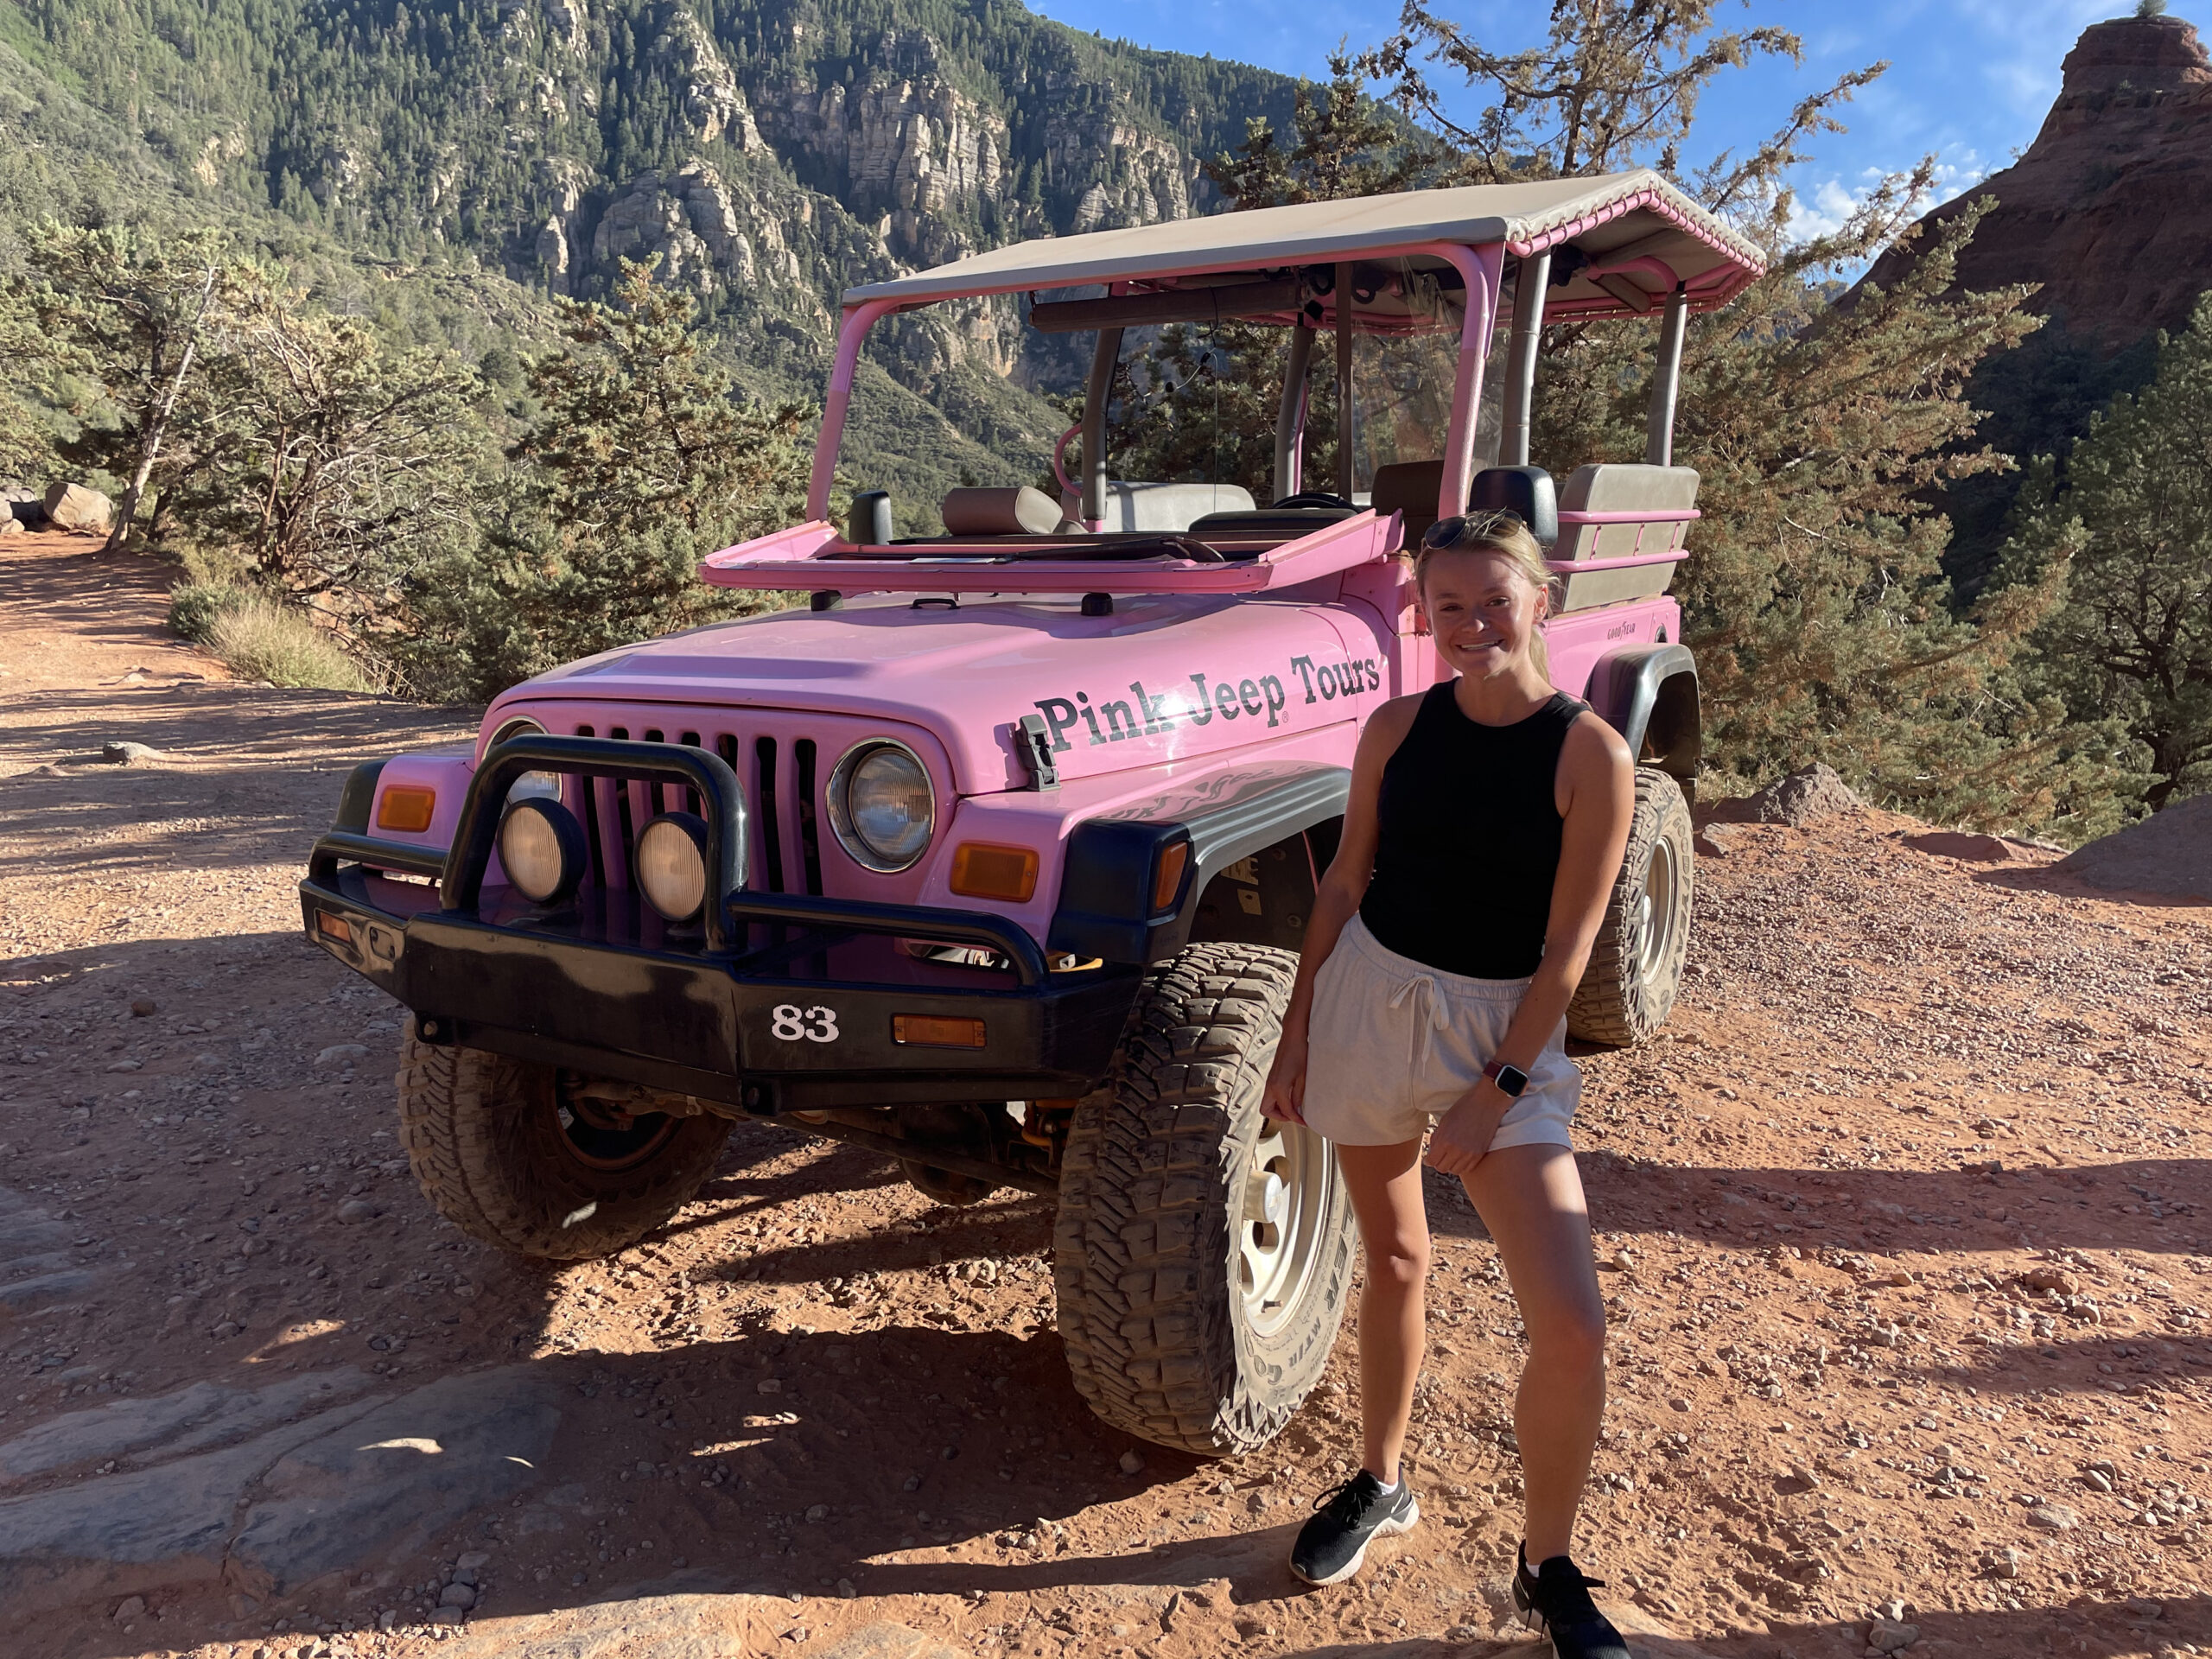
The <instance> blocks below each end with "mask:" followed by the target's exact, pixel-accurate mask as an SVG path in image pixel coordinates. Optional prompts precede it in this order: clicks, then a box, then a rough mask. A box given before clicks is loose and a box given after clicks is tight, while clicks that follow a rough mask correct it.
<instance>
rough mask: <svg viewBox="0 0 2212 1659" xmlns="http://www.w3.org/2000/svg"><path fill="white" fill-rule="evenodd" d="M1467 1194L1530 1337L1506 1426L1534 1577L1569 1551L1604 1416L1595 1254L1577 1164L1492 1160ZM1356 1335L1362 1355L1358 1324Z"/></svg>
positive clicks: (1541, 1152) (1518, 1157)
mask: <svg viewBox="0 0 2212 1659" xmlns="http://www.w3.org/2000/svg"><path fill="white" fill-rule="evenodd" d="M1466 1187H1467V1196H1468V1197H1469V1198H1471V1199H1473V1200H1474V1205H1475V1210H1476V1212H1477V1213H1478V1215H1480V1216H1481V1217H1482V1218H1483V1225H1484V1227H1486V1228H1488V1229H1489V1230H1490V1236H1491V1239H1492V1240H1493V1241H1495V1243H1497V1254H1498V1259H1499V1261H1500V1262H1503V1265H1504V1268H1505V1275H1506V1278H1507V1280H1508V1281H1510V1283H1511V1285H1512V1287H1513V1297H1514V1300H1515V1301H1516V1302H1517V1303H1518V1304H1519V1305H1520V1309H1521V1323H1522V1325H1523V1326H1524V1327H1525V1328H1526V1329H1527V1331H1528V1333H1529V1363H1528V1364H1527V1366H1526V1367H1525V1368H1524V1369H1523V1370H1522V1373H1521V1388H1520V1392H1519V1393H1518V1395H1516V1397H1515V1399H1514V1403H1513V1428H1514V1433H1516V1435H1517V1436H1518V1437H1519V1439H1520V1442H1521V1472H1522V1483H1523V1484H1524V1485H1525V1487H1526V1489H1527V1498H1526V1508H1527V1516H1526V1522H1525V1525H1524V1529H1523V1530H1522V1540H1523V1541H1524V1542H1525V1543H1526V1544H1527V1546H1528V1551H1529V1567H1531V1568H1534V1567H1535V1566H1536V1565H1537V1564H1538V1563H1540V1562H1542V1561H1546V1560H1549V1559H1550V1558H1551V1557H1553V1556H1554V1555H1565V1554H1569V1553H1570V1548H1569V1547H1570V1546H1571V1545H1572V1543H1573V1537H1574V1514H1575V1510H1577V1509H1578V1508H1579V1507H1580V1504H1581V1502H1582V1487H1583V1483H1584V1482H1585V1481H1586V1480H1587V1479H1588V1478H1589V1476H1590V1454H1591V1452H1592V1451H1593V1450H1594V1449H1595V1448H1596V1446H1597V1444H1598V1424H1599V1420H1600V1419H1601V1418H1602V1417H1603V1416H1604V1415H1605V1298H1604V1297H1603V1296H1602V1295H1601V1294H1599V1289H1598V1274H1597V1266H1596V1263H1595V1262H1594V1261H1593V1260H1592V1255H1591V1245H1590V1209H1589V1205H1588V1203H1587V1202H1586V1200H1585V1199H1584V1198H1583V1196H1582V1177H1581V1174H1580V1172H1579V1171H1578V1170H1577V1169H1576V1168H1575V1165H1574V1154H1573V1153H1572V1152H1570V1151H1568V1150H1567V1147H1506V1148H1504V1149H1503V1150H1502V1151H1499V1152H1493V1153H1491V1154H1489V1155H1488V1156H1487V1157H1485V1158H1484V1160H1482V1162H1481V1163H1479V1164H1478V1165H1477V1166H1475V1172H1474V1173H1473V1174H1472V1175H1471V1176H1470V1177H1469V1178H1468V1179H1467V1182H1466ZM1416 1196H1418V1188H1416ZM1369 1282H1370V1284H1371V1283H1372V1282H1373V1274H1372V1269H1371V1268H1370V1280H1369ZM1361 1334H1362V1342H1361V1352H1362V1354H1364V1353H1365V1351H1366V1344H1365V1340H1364V1338H1365V1324H1364V1316H1363V1319H1362V1332H1361ZM1408 1388H1410V1383H1408ZM1401 1433H1402V1424H1401Z"/></svg>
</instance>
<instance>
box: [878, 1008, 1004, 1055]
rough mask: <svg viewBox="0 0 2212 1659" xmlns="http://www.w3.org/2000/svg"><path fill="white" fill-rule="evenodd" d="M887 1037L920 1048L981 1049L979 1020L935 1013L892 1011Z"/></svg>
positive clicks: (895, 1041)
mask: <svg viewBox="0 0 2212 1659" xmlns="http://www.w3.org/2000/svg"><path fill="white" fill-rule="evenodd" d="M891 1040H892V1041H893V1042H894V1043H906V1044H911V1045H914V1046H919V1047H922V1048H981V1047H982V1046H983V1022H982V1020H960V1019H954V1018H951V1017H950V1016H947V1015H944V1014H893V1015H892V1016H891Z"/></svg>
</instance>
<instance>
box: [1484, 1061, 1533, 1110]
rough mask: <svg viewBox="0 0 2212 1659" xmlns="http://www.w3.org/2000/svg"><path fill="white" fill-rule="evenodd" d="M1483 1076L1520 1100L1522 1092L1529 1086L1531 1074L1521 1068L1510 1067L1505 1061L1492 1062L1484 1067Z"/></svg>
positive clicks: (1510, 1095)
mask: <svg viewBox="0 0 2212 1659" xmlns="http://www.w3.org/2000/svg"><path fill="white" fill-rule="evenodd" d="M1483 1076H1484V1077H1488V1078H1489V1079H1490V1080H1491V1082H1492V1083H1494V1084H1497V1086H1498V1088H1499V1089H1500V1090H1503V1092H1504V1093H1505V1094H1506V1095H1507V1096H1509V1097H1510V1098H1511V1099H1514V1100H1518V1099H1520V1098H1521V1091H1522V1090H1523V1089H1526V1088H1527V1087H1528V1086H1529V1074H1528V1073H1527V1072H1526V1071H1522V1069H1521V1068H1520V1067H1519V1066H1517V1065H1506V1064H1505V1063H1504V1062H1503V1060H1492V1061H1491V1063H1490V1064H1489V1065H1486V1066H1484V1067H1483Z"/></svg>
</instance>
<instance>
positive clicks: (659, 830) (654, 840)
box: [637, 812, 707, 922]
mask: <svg viewBox="0 0 2212 1659" xmlns="http://www.w3.org/2000/svg"><path fill="white" fill-rule="evenodd" d="M637 874H638V886H639V887H640V888H641V889H642V890H643V891H644V893H645V902H646V903H647V904H649V905H651V906H652V907H653V908H654V909H655V910H657V911H658V912H660V913H661V916H662V918H663V919H664V920H667V921H671V922H688V921H690V919H691V918H693V917H695V916H696V915H697V914H698V913H699V912H701V911H702V910H703V909H705V908H706V904H707V821H706V820H705V819H704V818H702V817H698V816H697V815H696V813H691V812H664V813H663V814H662V815H661V816H660V817H657V818H655V819H654V820H653V821H652V823H649V824H647V825H646V826H645V833H644V834H643V835H641V836H639V837H638V860H637Z"/></svg>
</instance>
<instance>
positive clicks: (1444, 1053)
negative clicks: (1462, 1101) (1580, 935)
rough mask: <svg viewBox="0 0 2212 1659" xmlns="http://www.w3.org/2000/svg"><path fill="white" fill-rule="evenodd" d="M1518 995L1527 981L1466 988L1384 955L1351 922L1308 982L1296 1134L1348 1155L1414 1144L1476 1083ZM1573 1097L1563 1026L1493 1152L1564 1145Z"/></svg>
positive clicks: (1578, 1082) (1575, 1084) (1576, 1096)
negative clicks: (1300, 1122) (1302, 1130)
mask: <svg viewBox="0 0 2212 1659" xmlns="http://www.w3.org/2000/svg"><path fill="white" fill-rule="evenodd" d="M1528 988H1529V982H1528V981H1527V980H1525V979H1470V978H1468V977H1467V976H1465V975H1464V974H1447V973H1444V972H1442V971H1440V969H1434V968H1431V967H1428V966H1427V965H1426V964H1425V963H1418V962H1415V961H1414V960H1413V958H1412V957H1402V956H1400V955H1399V954H1398V953H1397V952H1396V951H1395V950H1385V949H1383V946H1382V945H1381V944H1378V943H1376V938H1375V936H1374V935H1373V934H1372V933H1370V932H1369V931H1367V926H1366V924H1365V923H1363V922H1362V921H1361V920H1360V919H1359V918H1358V916H1357V914H1355V915H1354V916H1353V917H1352V918H1351V920H1350V921H1349V922H1347V923H1345V924H1344V933H1343V935H1342V936H1341V937H1340V938H1338V940H1337V948H1336V949H1335V950H1332V951H1331V952H1330V953H1329V959H1328V960H1327V961H1326V962H1325V963H1322V964H1321V970H1320V972H1319V974H1318V975H1316V976H1314V981H1313V1018H1312V1020H1311V1022H1310V1023H1309V1025H1308V1027H1307V1038H1306V1048H1307V1053H1306V1099H1305V1103H1304V1106H1303V1108H1302V1109H1301V1110H1302V1116H1304V1117H1305V1119H1306V1127H1308V1128H1311V1129H1312V1130H1313V1132H1314V1133H1315V1134H1316V1135H1322V1136H1324V1137H1325V1138H1326V1139H1328V1140H1331V1141H1338V1142H1340V1143H1342V1144H1343V1145H1344V1146H1348V1147H1391V1146H1398V1145H1402V1143H1404V1142H1405V1141H1417V1140H1419V1139H1420V1138H1421V1136H1422V1135H1425V1134H1426V1133H1427V1130H1428V1126H1429V1123H1430V1122H1431V1121H1432V1120H1433V1119H1435V1118H1438V1117H1441V1116H1443V1115H1444V1114H1445V1113H1446V1112H1447V1111H1449V1110H1451V1109H1452V1106H1453V1105H1454V1104H1455V1103H1457V1102H1458V1101H1459V1097H1460V1096H1462V1095H1464V1094H1465V1093H1466V1092H1467V1090H1470V1089H1471V1088H1473V1087H1474V1086H1475V1085H1476V1084H1478V1083H1479V1082H1481V1081H1482V1075H1483V1067H1484V1066H1485V1065H1488V1064H1489V1063H1490V1058H1491V1055H1493V1054H1495V1053H1496V1052H1497V1046H1498V1044H1500V1043H1501V1042H1503V1041H1504V1040H1505V1028H1506V1027H1507V1026H1509V1025H1510V1024H1511V1023H1512V1020H1513V1014H1514V1010H1515V1009H1516V1008H1518V1007H1520V1006H1521V997H1522V993H1523V992H1525V991H1526V990H1527V989H1528ZM1581 1099H1582V1073H1581V1072H1580V1071H1578V1070H1576V1069H1575V1065H1574V1062H1573V1061H1572V1060H1570V1059H1568V1058H1567V1022H1566V1021H1565V1020H1560V1025H1559V1029H1558V1030H1556V1031H1554V1032H1553V1033H1552V1034H1551V1036H1550V1038H1549V1039H1548V1040H1547V1041H1546V1042H1545V1044H1544V1052H1542V1053H1541V1054H1540V1055H1538V1056H1537V1057H1536V1063H1535V1065H1533V1066H1531V1067H1529V1086H1528V1088H1527V1089H1526V1090H1523V1091H1522V1096H1521V1098H1520V1099H1518V1100H1516V1101H1515V1102H1514V1103H1513V1109H1512V1110H1510V1111H1509V1112H1508V1113H1506V1115H1505V1120H1504V1122H1502V1123H1500V1124H1499V1125H1498V1126H1497V1135H1496V1137H1495V1138H1493V1139H1492V1140H1491V1143H1490V1144H1491V1150H1492V1151H1493V1152H1495V1151H1498V1150H1501V1149H1502V1148H1503V1147H1529V1146H1558V1147H1568V1146H1572V1145H1573V1141H1572V1140H1570V1139H1569V1137H1568V1135H1567V1124H1568V1122H1570V1121H1571V1120H1572V1119H1573V1116H1574V1109H1575V1107H1576V1106H1577V1105H1578V1104H1579V1103H1580V1101H1581Z"/></svg>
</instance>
